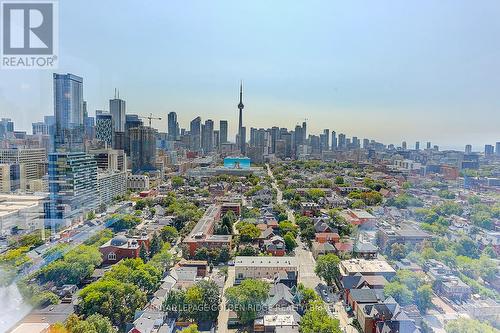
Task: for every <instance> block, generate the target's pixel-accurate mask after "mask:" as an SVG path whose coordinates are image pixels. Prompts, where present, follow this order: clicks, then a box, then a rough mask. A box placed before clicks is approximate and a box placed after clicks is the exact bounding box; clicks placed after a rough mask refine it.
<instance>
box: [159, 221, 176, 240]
mask: <svg viewBox="0 0 500 333" xmlns="http://www.w3.org/2000/svg"><path fill="white" fill-rule="evenodd" d="M160 236H161V239H162V240H163V241H164V242H169V243H173V242H174V241H175V240H176V239H177V238H178V237H179V232H178V231H177V229H175V228H174V227H172V226H169V225H167V226H165V227H163V228H162V229H161V231H160Z"/></svg>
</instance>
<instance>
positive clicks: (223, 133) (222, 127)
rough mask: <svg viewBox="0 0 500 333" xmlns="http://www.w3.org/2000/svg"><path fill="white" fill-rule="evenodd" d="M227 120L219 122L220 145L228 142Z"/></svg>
mask: <svg viewBox="0 0 500 333" xmlns="http://www.w3.org/2000/svg"><path fill="white" fill-rule="evenodd" d="M227 128H228V124H227V120H221V121H220V122H219V141H220V143H226V142H228V141H227Z"/></svg>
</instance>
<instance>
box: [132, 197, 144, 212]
mask: <svg viewBox="0 0 500 333" xmlns="http://www.w3.org/2000/svg"><path fill="white" fill-rule="evenodd" d="M144 208H146V201H144V200H142V199H141V200H137V201H136V203H135V206H134V209H135V210H143V209H144Z"/></svg>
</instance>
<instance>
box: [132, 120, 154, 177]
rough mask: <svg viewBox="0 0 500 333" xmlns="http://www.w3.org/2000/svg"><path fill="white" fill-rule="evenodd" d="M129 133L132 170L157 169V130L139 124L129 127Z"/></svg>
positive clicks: (134, 171)
mask: <svg viewBox="0 0 500 333" xmlns="http://www.w3.org/2000/svg"><path fill="white" fill-rule="evenodd" d="M129 134H130V161H131V164H132V172H133V173H138V172H142V171H151V170H155V169H156V167H155V163H156V130H155V129H153V128H151V127H147V126H139V127H134V128H131V129H129Z"/></svg>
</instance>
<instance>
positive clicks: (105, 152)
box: [89, 148, 127, 171]
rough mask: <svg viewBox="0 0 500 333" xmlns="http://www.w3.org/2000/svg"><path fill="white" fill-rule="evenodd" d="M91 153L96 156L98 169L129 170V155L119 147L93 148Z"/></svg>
mask: <svg viewBox="0 0 500 333" xmlns="http://www.w3.org/2000/svg"><path fill="white" fill-rule="evenodd" d="M89 155H92V156H94V158H95V160H96V162H97V169H98V170H115V171H116V170H118V171H127V155H126V154H125V152H124V151H123V150H118V149H111V148H107V149H93V150H90V151H89Z"/></svg>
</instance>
